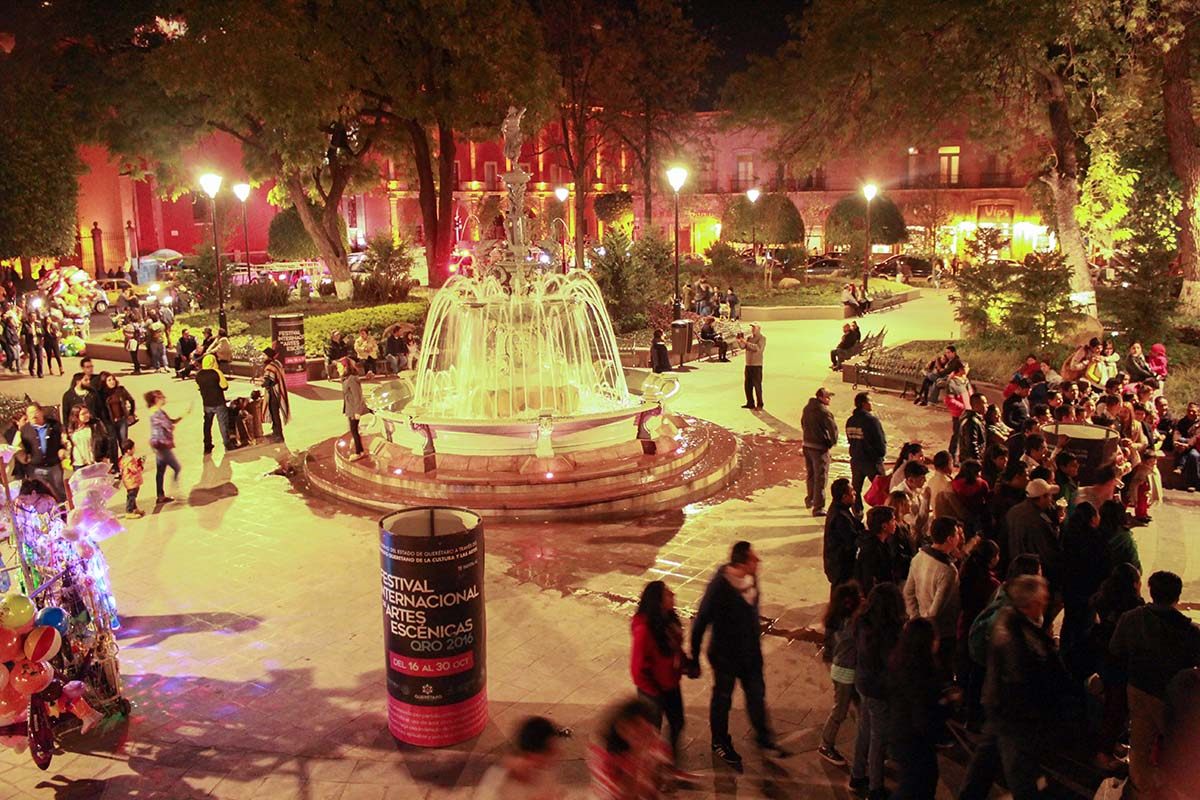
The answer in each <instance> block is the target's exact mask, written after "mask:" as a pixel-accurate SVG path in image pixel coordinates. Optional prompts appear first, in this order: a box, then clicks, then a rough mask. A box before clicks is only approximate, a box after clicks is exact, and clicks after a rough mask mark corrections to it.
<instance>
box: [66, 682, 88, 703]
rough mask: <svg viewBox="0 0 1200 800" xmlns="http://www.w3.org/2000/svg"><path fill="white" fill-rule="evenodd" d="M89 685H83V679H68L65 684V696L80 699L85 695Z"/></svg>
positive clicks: (68, 698) (70, 698)
mask: <svg viewBox="0 0 1200 800" xmlns="http://www.w3.org/2000/svg"><path fill="white" fill-rule="evenodd" d="M86 690H87V687H86V686H84V685H83V681H68V682H67V683H64V684H63V697H65V698H67V700H68V701H69V700H78V699H79V698H80V697H83V693H84V692H85V691H86Z"/></svg>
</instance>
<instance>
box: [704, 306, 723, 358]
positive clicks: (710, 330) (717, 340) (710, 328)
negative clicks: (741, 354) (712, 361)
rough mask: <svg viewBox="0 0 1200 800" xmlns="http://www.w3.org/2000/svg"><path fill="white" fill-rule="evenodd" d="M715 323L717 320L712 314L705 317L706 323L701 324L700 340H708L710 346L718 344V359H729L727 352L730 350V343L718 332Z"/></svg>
mask: <svg viewBox="0 0 1200 800" xmlns="http://www.w3.org/2000/svg"><path fill="white" fill-rule="evenodd" d="M715 323H716V320H715V319H714V318H713V317H711V316H709V317H705V318H704V324H703V325H701V326H700V341H701V342H708V346H709V347H712V346H713V345H716V347H717V360H718V361H728V360H729V359H728V358H726V357H725V354H726V353H727V352H729V344H728V343H727V342H726V341H725V337H723V336H722V335H721V334H719V333H717V329H716V327H715Z"/></svg>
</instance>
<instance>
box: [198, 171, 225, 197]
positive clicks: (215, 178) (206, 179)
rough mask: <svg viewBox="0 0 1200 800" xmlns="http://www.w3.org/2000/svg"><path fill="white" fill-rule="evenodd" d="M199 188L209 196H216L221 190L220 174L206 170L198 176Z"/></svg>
mask: <svg viewBox="0 0 1200 800" xmlns="http://www.w3.org/2000/svg"><path fill="white" fill-rule="evenodd" d="M200 188H201V189H203V190H204V193H205V194H206V195H208V196H209V197H216V196H217V192H219V191H221V176H220V175H217V174H215V173H212V172H206V173H204V174H203V175H201V176H200Z"/></svg>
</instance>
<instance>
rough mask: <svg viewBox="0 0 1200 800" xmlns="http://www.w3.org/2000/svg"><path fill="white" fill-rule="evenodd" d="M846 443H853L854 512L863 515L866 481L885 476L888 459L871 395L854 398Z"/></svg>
mask: <svg viewBox="0 0 1200 800" xmlns="http://www.w3.org/2000/svg"><path fill="white" fill-rule="evenodd" d="M846 439H847V440H849V442H850V483H851V486H853V488H854V495H855V501H854V502H855V508H857V509H858V510H859V511H862V487H863V482H864V481H873V480H874V479H875V476H876V475H882V474H883V459H884V457H885V456H886V455H887V437H886V436H885V435H884V433H883V424H882V423H880V421H879V417H877V416H875V415H874V414H872V413H871V395H870V394H869V393H867V392H859V393H858V394H856V395H854V413H852V414H851V415H850V418H849V419H847V420H846Z"/></svg>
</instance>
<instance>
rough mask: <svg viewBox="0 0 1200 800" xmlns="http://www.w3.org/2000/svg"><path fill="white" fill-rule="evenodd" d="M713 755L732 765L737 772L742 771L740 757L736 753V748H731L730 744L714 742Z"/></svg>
mask: <svg viewBox="0 0 1200 800" xmlns="http://www.w3.org/2000/svg"><path fill="white" fill-rule="evenodd" d="M712 751H713V755H715V756H716V757H717V758H719V759H721V760H722V761H724V762H725V763H726V764H728V765H729V766H731V767H733V768H734V769H735V770H737V771H738V772H741V771H742V757H741V756H740V755H738V752H737V750H734V749H733V745H732V744H714V745H713V746H712Z"/></svg>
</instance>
